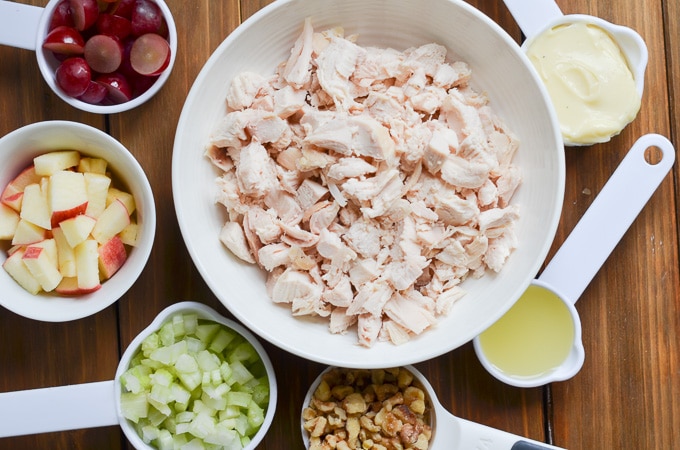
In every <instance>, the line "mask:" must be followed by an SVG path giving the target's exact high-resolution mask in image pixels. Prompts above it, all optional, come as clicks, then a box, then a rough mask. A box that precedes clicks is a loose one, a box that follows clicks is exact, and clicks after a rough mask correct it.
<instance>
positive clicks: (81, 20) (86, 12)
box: [69, 0, 99, 31]
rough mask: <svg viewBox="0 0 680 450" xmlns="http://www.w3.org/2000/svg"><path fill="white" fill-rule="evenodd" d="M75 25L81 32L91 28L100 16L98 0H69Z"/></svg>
mask: <svg viewBox="0 0 680 450" xmlns="http://www.w3.org/2000/svg"><path fill="white" fill-rule="evenodd" d="M69 5H70V8H71V15H72V16H73V23H74V24H75V27H76V29H77V30H79V31H83V30H86V29H88V28H90V27H91V26H92V25H94V23H95V22H96V21H97V16H99V4H98V3H97V0H69Z"/></svg>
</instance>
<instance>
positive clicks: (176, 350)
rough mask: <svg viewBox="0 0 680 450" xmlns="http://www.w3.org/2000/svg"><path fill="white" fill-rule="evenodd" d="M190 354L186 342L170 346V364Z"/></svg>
mask: <svg viewBox="0 0 680 450" xmlns="http://www.w3.org/2000/svg"><path fill="white" fill-rule="evenodd" d="M187 352H188V346H187V343H186V341H184V340H182V341H178V342H175V343H174V344H172V345H171V346H170V362H171V363H172V364H174V363H175V361H177V358H179V356H180V355H185V354H186V353H187Z"/></svg>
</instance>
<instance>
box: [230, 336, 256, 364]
mask: <svg viewBox="0 0 680 450" xmlns="http://www.w3.org/2000/svg"><path fill="white" fill-rule="evenodd" d="M257 358H258V356H257V352H256V351H255V348H254V347H253V346H252V345H251V344H250V342H248V341H243V342H241V343H240V344H238V345H237V346H236V347H235V348H234V349H233V350H231V351H230V352H229V354H228V355H227V361H229V364H232V363H234V362H235V361H254V360H256V359H257Z"/></svg>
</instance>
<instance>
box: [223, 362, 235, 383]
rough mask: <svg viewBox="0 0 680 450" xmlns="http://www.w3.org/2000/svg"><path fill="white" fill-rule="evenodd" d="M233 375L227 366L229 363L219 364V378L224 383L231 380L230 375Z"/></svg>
mask: <svg viewBox="0 0 680 450" xmlns="http://www.w3.org/2000/svg"><path fill="white" fill-rule="evenodd" d="M232 373H233V370H231V366H229V363H228V362H226V361H223V362H222V364H220V376H221V377H222V379H223V380H224V381H227V382H228V381H229V380H230V379H231V375H232Z"/></svg>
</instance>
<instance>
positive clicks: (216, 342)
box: [208, 327, 236, 353]
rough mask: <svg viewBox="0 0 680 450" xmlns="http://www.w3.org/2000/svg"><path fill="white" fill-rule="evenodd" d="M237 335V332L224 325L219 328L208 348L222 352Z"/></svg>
mask: <svg viewBox="0 0 680 450" xmlns="http://www.w3.org/2000/svg"><path fill="white" fill-rule="evenodd" d="M235 337H236V333H235V332H234V331H232V330H227V329H226V328H224V327H222V328H220V329H219V331H218V332H217V334H216V335H215V337H214V338H213V340H212V342H211V343H210V347H208V348H209V349H210V350H211V351H213V352H215V353H221V352H222V351H223V350H224V349H225V348H227V346H228V345H229V344H230V343H231V341H233V340H234V338H235Z"/></svg>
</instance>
